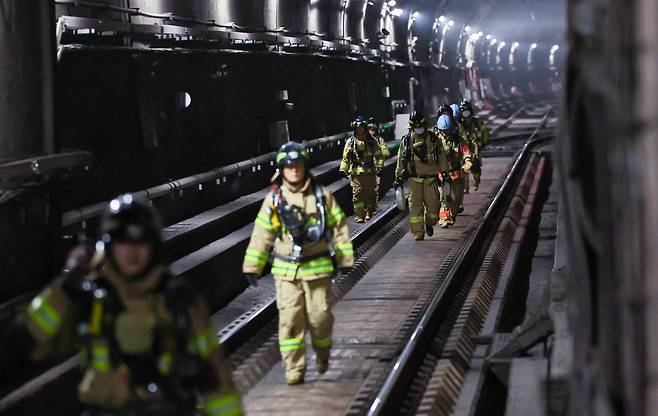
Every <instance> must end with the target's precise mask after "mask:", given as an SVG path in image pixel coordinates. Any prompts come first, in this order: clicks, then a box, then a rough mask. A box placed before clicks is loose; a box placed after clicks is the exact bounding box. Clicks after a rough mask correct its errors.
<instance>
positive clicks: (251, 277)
mask: <svg viewBox="0 0 658 416" xmlns="http://www.w3.org/2000/svg"><path fill="white" fill-rule="evenodd" d="M244 277H245V279H247V282H249V284H250V285H251V286H253V287H256V286H258V275H257V274H254V273H246V274H245V275H244Z"/></svg>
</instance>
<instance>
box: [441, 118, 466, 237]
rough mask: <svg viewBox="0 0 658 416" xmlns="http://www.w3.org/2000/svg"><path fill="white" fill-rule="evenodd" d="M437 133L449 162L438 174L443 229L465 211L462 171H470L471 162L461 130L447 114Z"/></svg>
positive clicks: (442, 119)
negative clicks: (460, 136)
mask: <svg viewBox="0 0 658 416" xmlns="http://www.w3.org/2000/svg"><path fill="white" fill-rule="evenodd" d="M436 131H437V134H438V136H439V139H440V142H441V147H442V149H443V151H444V152H445V153H446V155H447V156H446V158H447V160H448V162H447V164H446V165H445V166H443V167H442V169H440V170H438V172H437V177H438V180H439V192H440V195H441V208H440V211H439V225H440V226H441V228H446V227H448V226H450V225H452V224H454V222H455V219H456V217H457V214H459V213H460V212H461V211H462V210H463V205H462V204H463V193H462V192H463V185H462V182H461V171H462V169H464V170H466V171H468V170H469V169H470V167H471V162H470V153H468V152H467V151H466V149H464V147H465V145H464V144H462V143H461V141H460V138H459V130H457V129H456V128H455V126H454V125H453V124H452V119H451V118H450V117H448V116H447V115H445V114H444V115H442V116H441V117H439V119H438V120H437V123H436Z"/></svg>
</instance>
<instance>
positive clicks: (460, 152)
mask: <svg viewBox="0 0 658 416" xmlns="http://www.w3.org/2000/svg"><path fill="white" fill-rule="evenodd" d="M450 108H451V110H452V116H453V117H452V122H453V123H454V126H455V128H454V131H455V140H454V146H455V149H456V155H455V156H456V157H455V159H454V160H453V161H452V162H451V163H452V165H453V170H454V169H457V167H459V168H460V172H459V179H457V181H456V183H455V186H458V187H459V189H457V191H456V192H455V193H454V194H453V196H454V197H455V209H456V213H458V214H459V213H461V212H463V211H464V172H466V173H468V172H467V171H465V170H463V169H461V166H462V165H466V166H468V168H469V171H470V168H472V161H473V157H472V154H471V149H470V147H469V145H468V141H469V138H468V135H467V134H466V130H464V127H463V126H462V112H461V108H460V107H459V104H451V105H450ZM444 137H445V136H444ZM467 161H468V163H467Z"/></svg>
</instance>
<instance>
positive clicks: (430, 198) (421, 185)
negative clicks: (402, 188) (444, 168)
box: [408, 178, 440, 236]
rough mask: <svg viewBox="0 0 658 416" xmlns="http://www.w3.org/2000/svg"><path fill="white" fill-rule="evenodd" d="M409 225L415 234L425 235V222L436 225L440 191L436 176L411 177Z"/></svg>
mask: <svg viewBox="0 0 658 416" xmlns="http://www.w3.org/2000/svg"><path fill="white" fill-rule="evenodd" d="M408 184H409V226H410V228H411V233H412V234H413V235H414V236H425V224H426V225H429V226H432V227H433V226H434V225H436V222H437V220H438V215H437V212H439V205H440V204H439V192H438V189H437V185H436V179H434V178H409V182H408Z"/></svg>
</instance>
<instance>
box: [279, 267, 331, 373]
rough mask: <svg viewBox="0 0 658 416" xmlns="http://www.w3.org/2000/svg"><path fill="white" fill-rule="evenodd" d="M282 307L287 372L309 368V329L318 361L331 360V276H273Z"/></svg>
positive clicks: (281, 337)
mask: <svg viewBox="0 0 658 416" xmlns="http://www.w3.org/2000/svg"><path fill="white" fill-rule="evenodd" d="M274 279H275V283H276V305H277V308H278V309H279V350H280V351H281V358H282V361H283V366H284V368H285V370H286V375H288V374H301V375H304V373H305V371H306V339H305V333H306V329H307V328H308V330H309V331H310V333H311V340H312V344H313V349H314V350H315V353H316V355H317V358H318V360H320V361H327V360H329V353H330V351H331V331H332V328H333V325H334V315H333V314H332V313H331V278H330V277H325V278H322V279H317V280H302V279H299V278H297V279H295V280H293V281H289V280H282V279H280V278H278V277H277V276H274Z"/></svg>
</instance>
